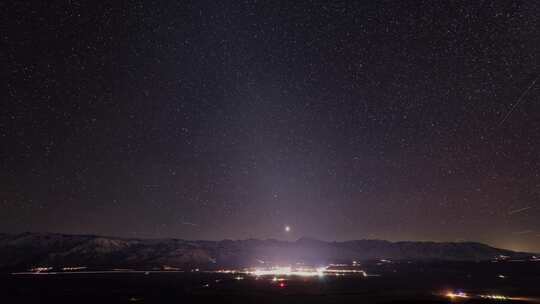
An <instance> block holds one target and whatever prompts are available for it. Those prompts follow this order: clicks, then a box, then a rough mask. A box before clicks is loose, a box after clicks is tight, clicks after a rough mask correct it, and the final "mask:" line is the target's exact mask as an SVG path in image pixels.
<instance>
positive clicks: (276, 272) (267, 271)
mask: <svg viewBox="0 0 540 304" xmlns="http://www.w3.org/2000/svg"><path fill="white" fill-rule="evenodd" d="M325 269H326V268H325V267H321V268H316V269H311V268H292V267H272V268H256V269H254V270H252V271H248V272H247V273H248V274H251V275H254V276H300V277H314V276H323V275H324V271H325Z"/></svg>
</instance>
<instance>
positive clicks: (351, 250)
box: [0, 232, 534, 269]
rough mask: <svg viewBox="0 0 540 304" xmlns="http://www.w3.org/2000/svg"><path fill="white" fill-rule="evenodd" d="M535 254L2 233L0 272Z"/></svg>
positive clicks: (425, 245)
mask: <svg viewBox="0 0 540 304" xmlns="http://www.w3.org/2000/svg"><path fill="white" fill-rule="evenodd" d="M533 255H534V254H532V253H525V252H515V251H510V250H506V249H499V248H495V247H491V246H488V245H486V244H482V243H478V242H432V241H398V242H391V241H387V240H349V241H342V242H336V241H334V242H328V241H322V240H317V239H314V238H308V237H302V238H299V239H297V240H296V241H283V240H276V239H264V240H261V239H246V240H221V241H204V240H185V239H176V238H160V239H143V238H125V237H109V236H99V235H90V234H84V235H71V234H61V233H33V232H25V233H20V234H6V233H0V269H27V268H30V267H36V266H56V267H58V266H73V265H84V266H89V267H103V268H110V267H135V268H137V267H162V266H163V265H168V266H174V267H201V268H220V267H240V266H241V267H252V266H258V265H260V264H263V263H266V265H271V264H285V263H287V264H294V263H308V264H321V263H339V262H350V261H352V260H357V261H364V260H376V259H391V260H411V261H433V260H440V261H488V260H493V259H496V258H500V257H501V256H505V257H507V258H509V259H524V258H530V257H532V256H533Z"/></svg>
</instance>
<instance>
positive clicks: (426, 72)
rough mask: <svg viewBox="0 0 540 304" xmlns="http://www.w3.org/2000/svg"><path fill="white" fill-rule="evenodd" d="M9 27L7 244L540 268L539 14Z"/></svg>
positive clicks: (146, 8) (98, 21)
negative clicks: (409, 254) (381, 255)
mask: <svg viewBox="0 0 540 304" xmlns="http://www.w3.org/2000/svg"><path fill="white" fill-rule="evenodd" d="M1 14H2V17H1V20H2V21H0V24H1V29H2V30H1V35H0V39H1V45H2V47H1V51H0V54H1V65H2V69H1V72H0V73H1V78H2V88H3V89H2V90H1V93H0V94H2V96H1V100H2V107H1V110H0V140H1V145H0V161H1V162H0V231H2V232H24V231H37V232H62V233H90V234H104V235H113V236H124V237H145V238H146V237H151V238H161V237H175V238H185V239H209V240H219V239H225V238H230V239H244V238H277V239H284V240H295V239H297V238H299V237H302V236H309V237H314V238H319V239H323V240H338V241H340V240H349V239H365V238H370V239H371V238H379V239H388V240H435V241H463V240H470V241H481V242H486V243H488V244H491V245H495V246H500V247H504V248H510V249H517V250H533V251H536V252H540V101H539V96H540V80H539V75H540V4H539V3H538V2H537V1H495V2H491V1H452V2H446V1H355V2H346V1H335V2H327V1H309V2H302V1H199V0H197V1H146V0H145V1H142V0H139V1H129V2H122V1H113V2H106V1H104V2H102V1H52V2H50V1H42V2H41V3H37V2H32V1H10V2H9V3H3V4H2V9H1ZM537 80H538V82H537ZM286 227H289V228H288V229H286ZM287 230H288V231H287Z"/></svg>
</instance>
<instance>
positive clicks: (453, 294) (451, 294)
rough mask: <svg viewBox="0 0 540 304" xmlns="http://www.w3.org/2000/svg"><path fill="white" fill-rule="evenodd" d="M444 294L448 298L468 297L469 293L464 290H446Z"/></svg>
mask: <svg viewBox="0 0 540 304" xmlns="http://www.w3.org/2000/svg"><path fill="white" fill-rule="evenodd" d="M446 296H447V297H448V298H450V299H468V298H469V295H468V294H466V293H464V292H451V291H449V292H447V293H446Z"/></svg>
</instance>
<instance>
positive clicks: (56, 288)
mask: <svg viewBox="0 0 540 304" xmlns="http://www.w3.org/2000/svg"><path fill="white" fill-rule="evenodd" d="M364 269H365V270H367V272H368V274H370V275H369V276H368V277H363V276H359V275H352V276H338V277H336V276H323V277H286V276H284V277H278V278H276V279H274V278H273V277H272V276H269V277H254V276H249V275H239V274H223V273H204V272H186V273H182V272H165V273H164V272H144V271H143V272H132V273H120V272H118V273H95V274H84V273H71V274H17V275H15V274H3V275H2V277H1V282H0V283H1V286H2V290H3V292H2V299H0V300H1V303H191V302H197V303H201V302H205V303H450V302H459V303H502V302H504V303H540V302H538V300H537V299H538V298H540V262H497V263H491V262H485V263H471V262H465V263H464V262H461V263H458V262H453V263H452V262H445V263H429V264H428V263H408V262H401V263H372V264H366V265H364ZM448 292H455V293H458V292H466V293H467V295H470V296H471V298H468V299H461V298H454V299H451V298H449V297H447V296H445V294H447V293H448ZM482 294H497V295H504V296H507V297H512V299H505V300H487V299H480V298H476V297H474V295H482Z"/></svg>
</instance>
